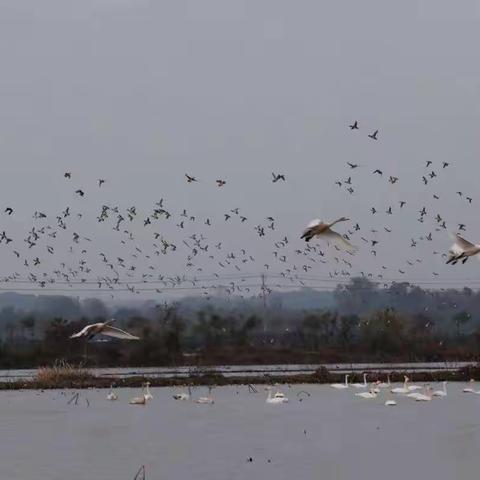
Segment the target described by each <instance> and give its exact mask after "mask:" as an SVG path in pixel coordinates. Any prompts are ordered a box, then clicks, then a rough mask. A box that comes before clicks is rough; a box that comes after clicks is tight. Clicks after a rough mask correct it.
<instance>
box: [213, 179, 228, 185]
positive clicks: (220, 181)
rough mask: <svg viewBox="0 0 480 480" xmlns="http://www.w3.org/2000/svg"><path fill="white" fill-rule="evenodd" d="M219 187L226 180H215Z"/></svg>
mask: <svg viewBox="0 0 480 480" xmlns="http://www.w3.org/2000/svg"><path fill="white" fill-rule="evenodd" d="M215 182H216V183H217V185H218V186H219V187H223V186H224V185H225V184H226V183H227V182H226V181H225V180H220V179H219V180H215Z"/></svg>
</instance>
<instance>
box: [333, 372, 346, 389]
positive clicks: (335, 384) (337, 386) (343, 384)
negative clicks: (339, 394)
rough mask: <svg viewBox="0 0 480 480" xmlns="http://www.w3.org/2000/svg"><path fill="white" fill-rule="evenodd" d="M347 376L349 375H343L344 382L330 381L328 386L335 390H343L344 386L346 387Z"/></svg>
mask: <svg viewBox="0 0 480 480" xmlns="http://www.w3.org/2000/svg"><path fill="white" fill-rule="evenodd" d="M348 377H349V375H345V383H332V384H331V385H330V386H331V387H332V388H335V389H337V390H343V389H345V388H348Z"/></svg>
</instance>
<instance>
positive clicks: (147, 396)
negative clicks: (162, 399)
mask: <svg viewBox="0 0 480 480" xmlns="http://www.w3.org/2000/svg"><path fill="white" fill-rule="evenodd" d="M145 387H146V389H147V391H146V393H145V400H152V399H153V395H152V394H151V392H150V382H147V383H145Z"/></svg>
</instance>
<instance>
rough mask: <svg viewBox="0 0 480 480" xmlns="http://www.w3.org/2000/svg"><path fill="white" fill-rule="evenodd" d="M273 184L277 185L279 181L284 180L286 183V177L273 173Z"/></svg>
mask: <svg viewBox="0 0 480 480" xmlns="http://www.w3.org/2000/svg"><path fill="white" fill-rule="evenodd" d="M272 177H273V178H272V182H273V183H277V182H278V181H279V180H283V181H285V175H282V174H278V175H275V173H273V172H272Z"/></svg>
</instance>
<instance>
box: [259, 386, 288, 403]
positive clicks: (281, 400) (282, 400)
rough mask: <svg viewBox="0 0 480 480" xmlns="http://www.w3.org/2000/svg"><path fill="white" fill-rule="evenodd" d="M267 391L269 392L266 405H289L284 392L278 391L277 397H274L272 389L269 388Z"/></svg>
mask: <svg viewBox="0 0 480 480" xmlns="http://www.w3.org/2000/svg"><path fill="white" fill-rule="evenodd" d="M266 390H267V391H268V396H267V399H266V400H265V402H266V403H274V404H276V403H288V398H287V397H286V396H285V395H284V394H283V393H282V392H280V391H278V390H277V392H276V393H275V395H273V396H272V387H267V388H266Z"/></svg>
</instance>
